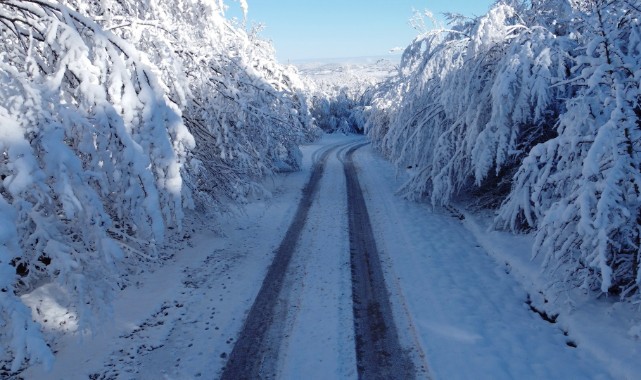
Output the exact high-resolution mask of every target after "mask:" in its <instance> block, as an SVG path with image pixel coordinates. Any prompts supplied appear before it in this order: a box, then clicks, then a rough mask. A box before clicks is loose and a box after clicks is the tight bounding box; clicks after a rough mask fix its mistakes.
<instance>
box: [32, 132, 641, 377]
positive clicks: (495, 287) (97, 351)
mask: <svg viewBox="0 0 641 380" xmlns="http://www.w3.org/2000/svg"><path fill="white" fill-rule="evenodd" d="M354 141H360V140H358V138H355V137H353V136H347V137H345V136H338V135H332V136H325V137H324V138H323V139H322V140H321V141H320V142H319V143H317V144H314V145H308V146H304V147H303V149H302V151H303V155H304V156H303V170H302V171H301V172H296V173H287V174H278V175H275V176H274V177H272V178H271V179H270V180H268V181H267V182H266V183H265V185H266V186H268V188H269V189H270V191H271V196H269V197H262V196H261V197H260V198H257V199H254V200H253V201H252V202H251V203H250V204H249V205H248V206H247V208H246V209H245V211H244V212H243V213H241V214H229V215H227V216H225V217H224V218H223V219H222V220H220V222H219V223H217V224H211V222H210V221H207V220H203V219H196V218H195V217H194V216H193V215H188V217H187V218H186V224H185V231H189V232H190V234H191V235H192V237H191V238H190V239H188V240H176V239H175V238H174V240H173V243H172V244H173V248H171V247H170V248H171V251H170V252H173V254H174V256H173V257H172V259H171V260H169V261H167V262H164V263H162V265H160V266H157V267H156V269H155V270H152V271H146V272H144V273H142V274H140V275H139V276H138V277H136V280H137V281H136V282H135V283H134V284H132V285H131V286H129V287H127V288H126V289H124V290H122V291H121V292H119V293H118V294H117V298H116V300H115V303H114V309H113V318H112V321H111V323H109V324H107V325H105V326H102V328H100V329H99V332H98V333H96V334H95V335H94V336H86V335H83V333H82V331H78V330H77V329H76V326H75V325H74V319H75V317H74V315H73V314H72V313H70V312H69V311H68V310H66V309H65V308H64V306H62V303H59V302H57V301H56V299H57V297H60V295H59V294H57V292H56V291H55V289H52V288H50V287H42V288H39V289H38V290H37V291H35V292H32V293H30V294H28V295H25V296H23V301H24V302H25V303H27V304H28V305H30V306H31V307H32V310H34V316H35V317H36V318H38V320H39V321H40V322H41V323H42V324H43V325H44V326H46V328H47V330H49V331H48V334H50V335H53V336H55V337H56V338H55V341H54V342H53V349H54V351H55V352H56V362H55V364H54V365H53V368H52V370H51V371H50V372H47V371H45V369H44V368H43V367H41V366H40V365H36V366H32V367H30V368H28V369H27V370H26V371H24V372H23V373H21V374H20V376H22V377H24V378H28V379H31V378H34V379H36V378H37V379H86V378H87V377H88V376H90V375H92V374H93V375H96V376H98V375H104V376H105V377H106V378H110V377H116V376H117V377H118V378H119V379H163V378H164V379H193V378H198V377H200V378H214V377H216V375H217V374H219V373H220V370H221V369H222V366H223V365H224V364H225V360H226V358H227V357H228V355H229V353H230V351H231V349H232V347H233V344H234V340H235V337H236V336H237V334H238V333H239V331H240V329H241V327H242V323H243V318H244V315H245V314H246V313H247V311H248V309H249V308H250V306H251V304H252V302H253V299H254V297H255V296H256V294H257V293H258V290H259V288H260V286H261V282H262V279H263V276H264V275H265V273H266V271H267V267H268V265H269V263H270V260H271V258H272V257H273V251H274V249H275V248H276V247H277V246H278V244H279V242H280V240H281V238H282V237H283V236H284V234H285V232H286V230H287V228H288V225H289V223H290V221H291V218H292V217H293V215H294V212H295V210H296V206H297V201H298V199H299V197H300V190H301V188H302V187H303V185H304V183H305V182H306V179H307V177H308V176H309V172H310V167H311V163H312V159H313V157H318V155H319V153H320V152H321V151H322V150H324V149H328V148H331V147H333V146H335V145H338V144H342V146H345V144H349V143H351V142H354ZM355 162H356V165H357V167H358V169H359V176H360V181H361V185H362V187H363V189H364V195H365V198H366V201H367V206H368V210H369V214H370V218H371V220H372V226H373V228H374V233H375V236H376V237H377V245H378V246H379V250H380V252H381V258H382V262H383V267H384V270H385V276H386V281H387V282H388V288H389V291H390V294H391V300H392V304H393V307H394V308H395V319H396V324H397V326H399V330H400V331H401V340H402V342H404V344H405V345H406V346H407V347H408V348H409V347H412V346H414V350H413V357H414V360H415V361H416V362H417V367H418V368H420V367H423V368H424V371H422V372H419V377H433V378H435V379H439V378H446V379H469V378H492V379H514V378H518V379H541V378H590V379H610V378H617V379H633V378H636V377H637V375H638V373H641V364H640V363H639V361H638V360H636V358H638V355H639V354H640V353H641V346H640V342H639V339H638V335H639V333H638V331H639V327H638V326H639V321H638V319H636V318H635V312H636V311H635V310H633V308H631V307H630V305H629V304H625V303H614V302H609V301H608V300H593V299H591V298H588V297H582V298H580V299H577V298H576V297H575V302H574V303H573V304H572V305H570V304H568V303H567V302H566V300H565V299H548V300H547V303H546V301H545V299H546V297H545V295H544V294H541V293H539V291H541V290H542V289H545V287H544V286H543V284H544V283H545V278H544V277H542V276H544V274H543V273H542V272H541V271H540V270H539V269H538V268H539V265H540V262H539V260H541V258H536V259H535V260H530V249H531V245H532V240H533V239H532V238H531V237H528V236H519V237H515V236H514V235H512V234H508V233H505V232H488V230H487V225H488V224H489V223H490V222H491V218H489V217H488V215H483V214H470V213H467V212H464V213H462V214H461V213H458V212H456V211H455V210H454V209H443V208H432V207H430V206H428V205H425V204H418V203H413V202H410V201H407V200H404V199H402V198H399V197H397V196H395V195H394V191H395V190H396V188H397V186H398V185H400V183H402V181H404V179H405V178H404V176H405V174H404V173H402V174H399V173H396V171H395V170H394V168H393V166H392V165H391V164H390V163H388V162H386V161H384V160H383V159H382V158H381V157H379V156H378V155H377V154H376V153H375V152H374V151H373V150H372V148H371V147H370V146H366V147H364V148H361V149H359V150H358V151H357V152H356V154H355ZM320 186H321V187H320V191H319V193H318V196H317V198H316V199H315V200H314V205H313V206H312V208H311V209H310V213H309V218H308V222H307V224H306V226H305V229H304V231H303V234H302V236H301V240H300V241H299V245H298V250H297V252H296V254H295V255H294V258H293V261H292V263H291V266H290V268H291V270H290V271H289V273H288V275H287V276H288V277H287V279H286V285H285V289H286V293H285V295H286V298H287V304H288V306H287V310H285V312H284V314H283V315H284V316H285V318H284V319H283V320H282V321H280V322H282V323H283V324H284V325H285V326H286V329H285V331H286V332H287V333H286V334H285V338H283V340H282V342H281V343H280V347H281V355H280V357H279V360H278V362H277V363H274V365H275V367H276V368H277V369H278V372H279V378H283V379H296V378H309V379H326V378H356V377H357V374H356V367H355V360H356V359H355V353H354V349H353V344H354V342H353V339H354V336H353V332H352V331H353V328H352V327H353V326H352V323H353V322H352V317H351V313H352V311H351V300H350V297H351V290H350V287H351V282H350V277H349V276H350V275H349V272H350V271H349V242H348V239H347V226H346V224H347V222H346V197H345V190H344V187H345V184H344V177H343V171H342V166H341V164H340V161H339V160H338V157H337V155H336V154H332V155H330V158H329V159H328V161H327V164H326V169H325V174H324V176H323V178H322V180H321V185H320ZM168 249H169V248H168ZM528 295H529V297H528ZM575 296H576V295H575ZM528 298H529V299H530V304H528V303H527V302H528ZM531 307H534V308H536V309H537V310H540V311H545V312H547V313H550V315H552V314H556V313H559V316H558V318H557V321H556V323H550V322H548V321H545V320H543V319H542V318H541V316H540V315H539V314H538V313H536V312H534V311H533V309H532V308H531ZM36 308H37V309H38V311H39V312H38V313H36V312H35V310H36ZM635 334H636V335H635ZM570 345H576V347H570Z"/></svg>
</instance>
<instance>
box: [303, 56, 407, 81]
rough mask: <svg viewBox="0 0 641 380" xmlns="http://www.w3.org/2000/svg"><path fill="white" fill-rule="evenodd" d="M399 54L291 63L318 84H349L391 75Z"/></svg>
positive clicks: (397, 62)
mask: <svg viewBox="0 0 641 380" xmlns="http://www.w3.org/2000/svg"><path fill="white" fill-rule="evenodd" d="M400 59H401V57H400V56H399V55H388V56H377V57H356V58H329V59H318V60H301V61H294V62H292V64H293V65H294V66H296V67H297V68H298V71H299V72H300V73H301V74H302V75H303V76H305V77H308V78H310V79H312V80H314V81H315V82H316V83H319V84H331V85H340V86H348V87H349V86H350V84H355V83H358V81H359V80H361V81H362V80H366V81H368V82H370V83H375V82H379V81H381V80H383V79H385V78H387V77H388V76H390V75H392V74H393V73H394V72H395V70H396V69H397V67H398V64H399V62H400Z"/></svg>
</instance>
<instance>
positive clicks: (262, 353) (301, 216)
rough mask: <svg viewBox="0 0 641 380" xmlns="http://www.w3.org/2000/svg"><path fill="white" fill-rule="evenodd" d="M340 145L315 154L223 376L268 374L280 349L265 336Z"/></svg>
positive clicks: (237, 379) (236, 377)
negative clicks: (267, 364) (266, 366)
mask: <svg viewBox="0 0 641 380" xmlns="http://www.w3.org/2000/svg"><path fill="white" fill-rule="evenodd" d="M337 147H338V146H330V147H329V148H328V149H326V150H325V151H323V152H322V154H321V155H320V157H318V158H317V156H316V155H315V157H314V158H317V160H316V162H315V164H314V166H313V168H312V174H311V175H310V178H309V181H308V182H307V185H305V187H304V188H303V191H302V198H301V200H300V202H299V204H298V208H297V210H296V214H295V215H294V219H293V220H292V223H291V224H290V226H289V228H288V229H287V232H286V234H285V237H284V238H283V240H282V242H281V244H280V246H279V247H278V249H277V250H276V254H275V256H274V260H273V261H272V264H271V265H270V267H269V270H268V271H267V275H266V276H265V279H264V280H263V284H262V286H261V288H260V291H259V292H258V295H257V296H256V299H255V301H254V304H253V305H252V307H251V309H250V310H249V314H248V315H247V319H246V320H245V323H244V325H243V328H242V330H241V333H240V336H239V337H238V340H237V341H236V344H235V345H234V348H233V350H232V352H231V354H230V355H229V359H228V361H227V364H226V366H225V368H224V370H223V373H222V375H221V379H222V380H241V379H258V378H264V377H265V375H266V374H261V369H262V363H263V362H264V359H265V358H266V357H268V356H273V355H276V354H277V352H272V350H273V349H277V347H271V346H270V345H267V344H265V343H266V339H265V337H266V335H267V332H268V330H269V327H270V326H271V325H272V323H273V321H274V316H275V306H276V304H277V300H278V296H279V294H280V292H281V289H282V288H283V282H284V280H285V274H286V273H287V267H288V266H289V262H290V261H291V258H292V255H293V253H294V250H295V249H296V243H297V242H298V239H299V237H300V235H301V232H302V230H303V227H304V225H305V220H306V219H307V214H308V212H309V208H310V206H311V205H312V201H313V199H314V196H315V194H316V192H317V191H318V184H319V182H320V179H321V178H322V176H323V169H324V167H325V162H326V161H327V157H328V156H329V154H330V153H331V152H333V151H334V150H335V149H336V148H337Z"/></svg>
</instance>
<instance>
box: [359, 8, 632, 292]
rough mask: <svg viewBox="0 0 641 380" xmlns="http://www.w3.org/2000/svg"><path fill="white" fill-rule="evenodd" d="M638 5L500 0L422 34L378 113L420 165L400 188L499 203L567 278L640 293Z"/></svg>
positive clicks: (398, 159) (501, 220) (385, 137)
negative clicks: (478, 13)
mask: <svg viewBox="0 0 641 380" xmlns="http://www.w3.org/2000/svg"><path fill="white" fill-rule="evenodd" d="M640 9H641V7H639V5H638V4H637V3H636V2H634V1H629V0H608V1H605V0H585V1H578V0H576V1H575V0H539V1H501V2H497V3H496V4H495V5H494V6H493V7H492V8H491V9H490V11H489V12H488V14H486V15H485V16H482V17H479V18H477V19H474V20H468V19H464V18H459V17H454V18H452V21H453V26H452V27H451V29H449V30H439V31H432V32H427V33H425V34H422V35H420V36H419V37H417V38H416V40H415V41H414V42H413V43H412V44H411V45H410V46H409V47H408V48H407V49H406V51H405V53H404V56H403V60H402V63H401V72H400V74H399V75H398V76H397V77H395V78H392V79H391V80H389V81H388V82H387V83H385V84H383V85H382V86H380V87H379V89H378V91H377V94H376V96H375V99H374V101H373V103H372V109H371V112H370V117H369V119H368V121H367V132H368V134H369V136H370V137H371V138H372V139H373V140H374V144H375V146H377V147H378V148H379V149H380V150H381V151H382V152H383V153H384V154H385V155H386V156H388V157H389V158H390V159H392V160H393V161H394V162H395V163H396V164H397V165H398V166H400V167H407V166H411V167H412V168H415V169H414V170H413V172H414V173H416V174H414V175H413V177H412V178H411V179H410V180H409V182H408V183H406V184H405V185H404V186H403V188H402V189H401V192H402V193H403V194H404V195H405V196H408V197H410V198H414V199H422V198H426V197H427V198H428V199H429V200H430V201H431V202H432V203H433V204H444V203H448V202H450V201H451V200H452V198H454V197H457V196H467V197H476V198H478V197H481V198H484V199H483V200H482V201H479V202H480V203H482V204H484V205H488V206H492V207H498V206H499V205H501V204H502V206H501V207H500V210H499V214H498V219H497V226H500V227H507V228H510V229H513V230H533V231H534V232H535V234H536V237H537V239H536V245H535V252H534V253H535V254H536V253H538V254H543V255H545V257H546V260H545V263H546V264H545V265H546V267H547V268H549V269H551V272H552V273H557V274H558V273H564V278H563V283H570V284H574V285H580V286H583V287H584V288H586V289H590V290H596V291H598V292H605V293H610V294H612V293H614V294H620V295H621V296H623V297H626V296H631V295H635V296H638V295H639V294H640V292H639V284H640V281H641V274H640V271H639V265H640V263H639V259H640V256H639V255H640V252H639V247H640V246H641V245H640V244H641V240H640V239H641V238H640V237H639V234H640V231H639V220H640V219H639V217H640V215H641V214H640V212H641V209H640V208H639V207H640V206H639V168H640V167H639V164H640V163H639V159H640V156H639V144H640V139H639V137H640V136H639V129H640V125H641V124H640V121H639V120H640V114H641V111H639V110H640V109H641V107H640V105H639V104H640V99H641V95H640V93H639V83H640V81H639V79H640V73H641V62H640V59H641V58H640V57H641V48H640V45H639V30H641V28H639V20H640V17H639V16H640ZM557 283H558V281H557Z"/></svg>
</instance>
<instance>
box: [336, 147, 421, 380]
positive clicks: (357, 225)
mask: <svg viewBox="0 0 641 380" xmlns="http://www.w3.org/2000/svg"><path fill="white" fill-rule="evenodd" d="M364 145H366V144H359V145H355V146H352V147H351V148H350V149H349V150H348V151H347V152H346V154H345V159H344V160H343V164H344V170H345V178H346V180H347V203H348V212H349V218H348V219H349V236H350V259H351V269H352V297H353V309H354V330H355V331H354V332H355V340H356V361H357V368H358V377H359V378H360V379H367V380H369V379H412V378H414V377H415V368H414V364H413V362H412V360H411V358H410V356H409V353H408V352H407V351H405V350H403V348H402V347H401V344H400V342H399V338H398V333H397V331H396V325H395V324H394V318H393V315H392V306H391V304H390V300H389V293H388V291H387V287H386V285H385V279H384V277H383V269H382V267H381V261H380V258H379V255H378V251H377V248H376V241H375V239H374V233H373V232H372V226H371V223H370V219H369V214H368V212H367V206H366V204H365V198H364V197H363V192H362V189H361V186H360V183H359V182H358V174H357V170H356V167H355V165H354V163H353V161H352V155H353V153H354V152H355V151H356V150H357V149H359V148H361V147H363V146H364Z"/></svg>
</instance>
